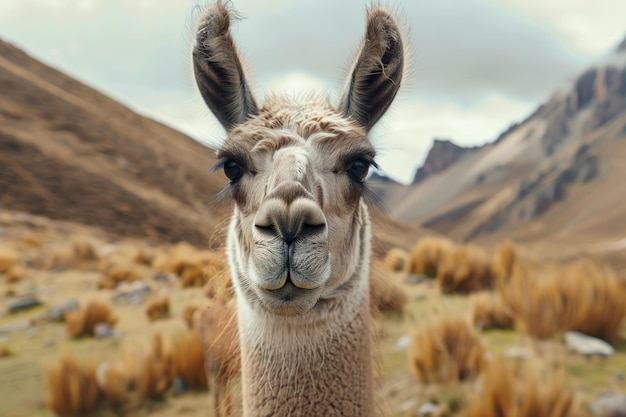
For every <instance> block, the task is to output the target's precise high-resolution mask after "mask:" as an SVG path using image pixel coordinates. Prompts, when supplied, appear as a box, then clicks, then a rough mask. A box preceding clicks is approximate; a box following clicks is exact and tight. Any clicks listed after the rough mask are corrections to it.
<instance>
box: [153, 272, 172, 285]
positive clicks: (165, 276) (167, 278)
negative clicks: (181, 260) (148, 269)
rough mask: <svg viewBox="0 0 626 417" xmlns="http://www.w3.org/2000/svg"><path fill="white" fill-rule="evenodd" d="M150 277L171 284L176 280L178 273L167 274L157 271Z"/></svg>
mask: <svg viewBox="0 0 626 417" xmlns="http://www.w3.org/2000/svg"><path fill="white" fill-rule="evenodd" d="M152 279H153V280H155V281H161V282H167V283H168V284H173V283H175V282H177V281H178V275H176V274H168V273H165V272H157V273H155V274H153V275H152Z"/></svg>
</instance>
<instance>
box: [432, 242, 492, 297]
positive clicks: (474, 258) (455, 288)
mask: <svg viewBox="0 0 626 417" xmlns="http://www.w3.org/2000/svg"><path fill="white" fill-rule="evenodd" d="M437 281H438V282H439V287H440V288H441V291H442V292H443V293H444V294H452V293H458V294H468V293H471V292H475V291H481V290H487V289H491V288H492V287H493V284H494V280H493V272H492V269H491V259H489V257H488V256H487V253H486V252H485V251H484V250H482V249H481V248H478V247H476V246H472V245H463V246H458V247H456V248H454V249H452V250H449V251H447V252H446V253H445V254H444V255H443V257H442V259H441V262H440V264H439V268H438V269H437Z"/></svg>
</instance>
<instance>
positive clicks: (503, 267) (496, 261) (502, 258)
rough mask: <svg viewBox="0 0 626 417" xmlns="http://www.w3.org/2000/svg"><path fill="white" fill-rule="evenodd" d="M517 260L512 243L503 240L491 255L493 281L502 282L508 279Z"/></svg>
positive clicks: (515, 250)
mask: <svg viewBox="0 0 626 417" xmlns="http://www.w3.org/2000/svg"><path fill="white" fill-rule="evenodd" d="M518 258H519V256H518V254H517V249H516V248H515V244H514V243H513V242H511V241H510V240H505V241H504V243H502V244H500V245H499V246H498V247H497V248H496V250H495V252H494V254H493V261H492V270H493V275H494V277H495V279H499V280H504V279H507V278H508V277H510V276H511V273H512V272H513V267H514V266H515V264H516V262H517V261H518Z"/></svg>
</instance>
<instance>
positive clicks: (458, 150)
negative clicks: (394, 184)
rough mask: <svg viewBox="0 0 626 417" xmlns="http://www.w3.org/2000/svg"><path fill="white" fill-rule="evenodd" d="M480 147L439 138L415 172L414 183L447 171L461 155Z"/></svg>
mask: <svg viewBox="0 0 626 417" xmlns="http://www.w3.org/2000/svg"><path fill="white" fill-rule="evenodd" d="M477 149H480V148H478V147H473V148H464V147H462V146H459V145H456V144H454V143H453V142H452V141H451V140H449V139H437V138H435V140H434V141H433V145H432V147H431V148H430V151H428V155H427V156H426V160H425V161H424V164H423V165H422V166H421V167H420V168H418V170H417V171H416V172H415V177H414V178H413V182H412V184H418V183H420V182H421V181H423V180H425V179H426V178H428V177H429V176H430V175H433V174H436V173H438V172H441V171H445V170H446V169H447V168H448V167H449V166H451V165H453V164H454V163H455V162H456V161H458V160H459V159H460V158H461V157H463V156H465V155H467V154H468V153H471V152H473V151H476V150H477Z"/></svg>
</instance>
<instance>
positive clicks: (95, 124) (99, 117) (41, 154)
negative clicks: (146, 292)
mask: <svg viewBox="0 0 626 417" xmlns="http://www.w3.org/2000/svg"><path fill="white" fill-rule="evenodd" d="M0 92H1V95H0V205H1V206H2V207H4V208H8V209H13V210H20V211H25V212H30V213H34V214H39V215H43V216H47V217H50V218H56V219H65V220H71V221H75V222H79V223H84V224H91V225H97V226H101V227H103V228H104V229H108V230H110V231H112V232H114V233H117V234H122V235H134V236H146V237H151V238H154V239H156V240H164V241H177V240H187V241H189V242H192V243H194V244H199V245H204V244H206V231H208V230H210V229H212V228H213V226H215V225H216V224H217V223H218V221H219V220H220V219H221V217H222V215H221V214H220V213H218V212H216V211H215V210H211V209H210V207H209V208H207V205H206V202H207V201H208V200H209V199H210V198H211V197H212V196H214V195H215V194H216V193H217V192H218V191H219V189H221V188H222V186H223V184H224V179H223V178H222V177H223V176H222V175H221V173H217V174H210V173H208V168H209V167H210V166H212V164H213V163H214V161H213V160H212V158H211V156H210V153H211V151H210V150H209V149H208V148H206V147H204V146H202V145H200V144H198V143H197V142H196V141H194V140H192V139H191V138H189V137H187V136H185V135H183V134H181V133H179V132H177V131H175V130H173V129H170V128H168V127H166V126H164V125H162V124H160V123H157V122H155V121H153V120H151V119H148V118H146V117H143V116H140V115H138V114H136V113H134V112H133V111H132V110H130V109H128V108H127V107H125V106H123V105H121V104H119V103H117V102H116V101H114V100H112V99H110V98H108V97H106V96H105V95H103V94H101V93H99V92H97V91H95V90H93V89H91V88H90V87H88V86H86V85H84V84H82V83H80V82H78V81H76V80H73V79H71V78H70V77H67V76H66V75H64V74H63V73H61V72H58V71H56V70H54V69H52V68H50V67H48V66H46V65H44V64H42V63H41V62H38V61H37V60H35V59H33V58H31V57H30V56H28V55H27V54H25V53H24V52H22V51H20V50H19V49H17V48H15V47H13V46H11V45H9V44H7V43H4V42H2V41H0Z"/></svg>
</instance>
